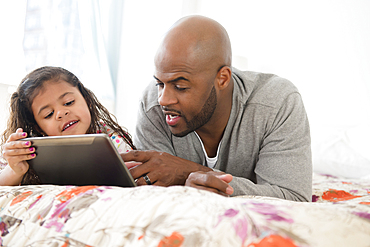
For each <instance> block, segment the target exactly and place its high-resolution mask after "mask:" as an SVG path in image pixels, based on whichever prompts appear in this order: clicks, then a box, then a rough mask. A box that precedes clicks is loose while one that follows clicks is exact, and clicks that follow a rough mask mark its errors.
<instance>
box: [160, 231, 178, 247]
mask: <svg viewBox="0 0 370 247" xmlns="http://www.w3.org/2000/svg"><path fill="white" fill-rule="evenodd" d="M183 242H184V237H183V236H182V235H181V234H180V233H178V232H173V233H172V234H171V236H169V237H164V238H163V239H162V240H161V241H160V242H159V244H158V247H180V246H181V245H182V243H183Z"/></svg>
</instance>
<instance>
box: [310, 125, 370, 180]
mask: <svg viewBox="0 0 370 247" xmlns="http://www.w3.org/2000/svg"><path fill="white" fill-rule="evenodd" d="M316 138H317V140H316V142H314V139H315V138H313V142H312V159H313V170H314V172H317V173H323V174H329V175H334V176H341V177H346V178H364V177H369V176H370V145H367V142H368V141H369V140H370V130H369V128H368V126H365V125H362V126H356V127H353V128H347V129H340V130H332V131H328V132H325V133H322V134H321V135H320V136H317V137H316Z"/></svg>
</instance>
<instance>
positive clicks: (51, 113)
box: [45, 111, 54, 119]
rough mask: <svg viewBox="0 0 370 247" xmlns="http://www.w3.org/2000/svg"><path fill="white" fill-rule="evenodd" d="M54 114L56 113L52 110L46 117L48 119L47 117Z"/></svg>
mask: <svg viewBox="0 0 370 247" xmlns="http://www.w3.org/2000/svg"><path fill="white" fill-rule="evenodd" d="M53 114H54V111H52V112H50V113H49V114H48V115H47V116H46V117H45V118H46V119H47V118H50V117H51V116H53Z"/></svg>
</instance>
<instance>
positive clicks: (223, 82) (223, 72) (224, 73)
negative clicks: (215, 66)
mask: <svg viewBox="0 0 370 247" xmlns="http://www.w3.org/2000/svg"><path fill="white" fill-rule="evenodd" d="M230 81H231V69H230V67H229V66H224V67H222V68H221V69H220V70H219V71H218V73H217V82H218V88H219V90H223V89H225V88H227V87H228V86H229V84H230Z"/></svg>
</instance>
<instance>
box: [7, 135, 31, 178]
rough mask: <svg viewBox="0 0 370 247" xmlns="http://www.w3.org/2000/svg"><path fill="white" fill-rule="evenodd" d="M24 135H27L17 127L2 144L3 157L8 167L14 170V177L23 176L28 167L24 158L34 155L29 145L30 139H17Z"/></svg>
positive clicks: (27, 158)
mask: <svg viewBox="0 0 370 247" xmlns="http://www.w3.org/2000/svg"><path fill="white" fill-rule="evenodd" d="M25 137H27V133H26V132H23V129H21V128H18V129H17V131H16V132H15V133H13V134H11V135H10V136H9V138H8V140H7V141H6V143H5V144H4V145H3V157H4V158H5V159H6V160H7V161H8V165H9V167H10V168H11V169H12V170H13V171H14V173H15V174H14V175H15V178H16V177H23V175H24V174H25V173H26V172H27V171H28V168H29V165H28V163H27V162H26V160H30V159H33V158H35V157H36V154H35V148H34V147H31V142H30V141H19V139H22V138H25Z"/></svg>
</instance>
